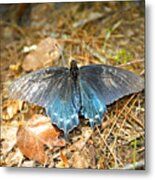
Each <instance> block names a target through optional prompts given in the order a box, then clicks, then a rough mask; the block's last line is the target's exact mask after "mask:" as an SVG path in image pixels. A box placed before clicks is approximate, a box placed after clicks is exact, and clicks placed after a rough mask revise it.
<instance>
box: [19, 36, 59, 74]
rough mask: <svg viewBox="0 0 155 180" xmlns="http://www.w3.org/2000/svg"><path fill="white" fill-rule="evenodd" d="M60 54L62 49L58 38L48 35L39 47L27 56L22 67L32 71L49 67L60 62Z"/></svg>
mask: <svg viewBox="0 0 155 180" xmlns="http://www.w3.org/2000/svg"><path fill="white" fill-rule="evenodd" d="M60 55H61V50H60V45H59V44H58V42H57V40H56V39H52V38H51V37H48V38H46V39H43V40H42V41H40V43H39V44H38V46H37V48H36V49H35V50H34V51H32V52H31V53H30V54H28V55H27V56H26V57H25V59H24V61H23V64H22V68H23V69H24V70H25V71H31V70H37V69H39V68H43V67H49V66H51V65H53V64H56V63H58V60H59V58H60Z"/></svg>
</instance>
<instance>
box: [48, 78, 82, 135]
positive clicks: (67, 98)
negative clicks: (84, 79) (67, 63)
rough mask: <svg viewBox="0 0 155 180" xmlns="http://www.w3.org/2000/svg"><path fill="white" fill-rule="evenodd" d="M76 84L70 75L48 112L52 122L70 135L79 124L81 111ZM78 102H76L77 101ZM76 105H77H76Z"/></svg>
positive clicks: (63, 81)
mask: <svg viewBox="0 0 155 180" xmlns="http://www.w3.org/2000/svg"><path fill="white" fill-rule="evenodd" d="M75 93H78V92H76V91H75V88H74V82H73V81H72V79H71V78H70V76H69V75H67V76H66V77H64V78H63V80H62V82H61V85H60V87H59V90H57V93H55V97H54V98H53V100H52V102H51V104H50V105H48V107H46V112H47V114H48V116H50V117H51V119H52V122H53V123H54V124H56V125H57V126H58V127H59V128H60V129H62V130H63V131H64V133H65V134H68V133H69V131H71V130H72V129H73V128H74V127H77V126H78V124H79V117H78V112H79V109H80V102H79V101H80V99H78V100H76V98H75V97H76V96H77V98H78V95H77V94H75ZM75 100H76V101H75ZM75 103H76V104H75Z"/></svg>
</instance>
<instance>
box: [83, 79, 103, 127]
mask: <svg viewBox="0 0 155 180" xmlns="http://www.w3.org/2000/svg"><path fill="white" fill-rule="evenodd" d="M80 90H81V103H82V108H81V111H80V115H83V116H84V117H85V118H86V119H89V122H90V126H91V127H92V128H93V127H94V122H95V121H96V122H97V123H98V124H100V123H101V120H102V117H103V115H104V112H105V111H106V104H105V103H104V101H103V100H102V99H101V97H100V94H97V92H96V91H95V89H93V87H92V86H90V84H89V83H88V82H87V80H85V78H84V77H81V80H80Z"/></svg>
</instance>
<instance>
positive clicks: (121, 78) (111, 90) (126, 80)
mask: <svg viewBox="0 0 155 180" xmlns="http://www.w3.org/2000/svg"><path fill="white" fill-rule="evenodd" d="M80 76H81V79H82V80H83V81H85V82H87V85H88V86H89V87H91V88H92V89H93V90H94V91H95V93H96V94H97V95H98V96H100V97H101V99H102V101H104V102H105V104H106V105H109V104H111V103H113V102H114V101H116V100H118V99H119V98H122V97H123V96H126V95H129V94H132V93H136V92H139V91H141V90H142V89H143V88H144V81H143V79H142V78H141V77H139V76H138V75H136V74H134V73H132V72H130V71H127V70H123V69H120V68H116V67H113V66H107V65H89V66H83V67H81V68H80Z"/></svg>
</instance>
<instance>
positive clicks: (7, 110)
mask: <svg viewBox="0 0 155 180" xmlns="http://www.w3.org/2000/svg"><path fill="white" fill-rule="evenodd" d="M22 107H23V101H20V100H7V101H5V102H4V103H3V108H2V109H3V113H2V119H5V120H8V119H11V118H13V116H14V115H15V114H17V112H18V111H20V110H21V109H22Z"/></svg>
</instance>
